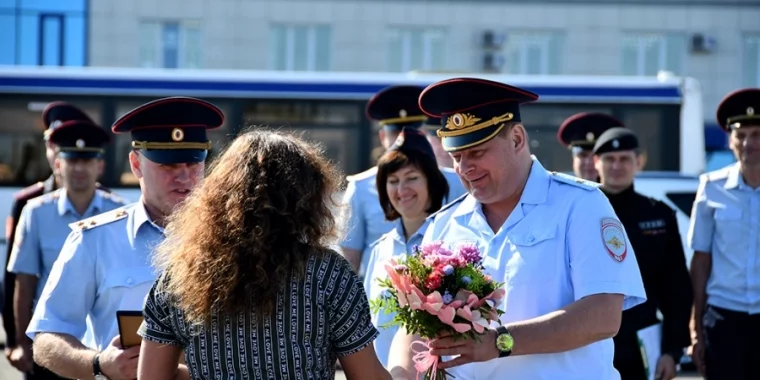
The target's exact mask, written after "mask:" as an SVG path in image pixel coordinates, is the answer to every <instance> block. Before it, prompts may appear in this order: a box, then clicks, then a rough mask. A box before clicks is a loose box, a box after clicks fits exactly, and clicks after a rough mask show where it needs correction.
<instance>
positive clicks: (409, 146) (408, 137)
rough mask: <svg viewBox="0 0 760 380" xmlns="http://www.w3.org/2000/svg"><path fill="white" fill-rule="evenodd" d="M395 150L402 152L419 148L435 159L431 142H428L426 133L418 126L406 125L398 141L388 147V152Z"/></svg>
mask: <svg viewBox="0 0 760 380" xmlns="http://www.w3.org/2000/svg"><path fill="white" fill-rule="evenodd" d="M394 150H398V151H401V152H406V151H410V150H418V151H420V152H422V153H424V154H426V155H428V156H429V157H430V159H432V160H433V161H435V153H434V152H433V147H432V146H431V145H430V142H428V140H427V138H426V137H425V135H424V134H423V133H422V132H421V131H420V130H419V129H416V128H410V127H406V128H404V129H402V130H401V132H400V133H399V134H398V137H397V138H396V141H394V142H393V145H391V147H390V148H388V152H391V151H394Z"/></svg>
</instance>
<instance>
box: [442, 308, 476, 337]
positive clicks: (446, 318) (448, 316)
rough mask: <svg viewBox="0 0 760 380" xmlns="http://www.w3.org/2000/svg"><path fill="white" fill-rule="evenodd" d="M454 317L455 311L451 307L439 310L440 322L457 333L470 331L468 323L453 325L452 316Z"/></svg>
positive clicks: (470, 327)
mask: <svg viewBox="0 0 760 380" xmlns="http://www.w3.org/2000/svg"><path fill="white" fill-rule="evenodd" d="M455 315H456V311H455V310H454V308H453V307H451V306H444V307H443V308H441V310H440V311H439V312H438V319H440V320H441V322H443V323H445V324H447V325H449V326H451V327H453V328H454V330H456V332H458V333H465V332H468V331H470V329H472V326H470V324H468V323H454V316H455Z"/></svg>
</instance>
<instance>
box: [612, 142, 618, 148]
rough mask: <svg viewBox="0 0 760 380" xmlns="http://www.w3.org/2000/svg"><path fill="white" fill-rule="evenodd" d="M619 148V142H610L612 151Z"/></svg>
mask: <svg viewBox="0 0 760 380" xmlns="http://www.w3.org/2000/svg"><path fill="white" fill-rule="evenodd" d="M619 146H620V142H619V141H617V140H612V147H613V148H614V149H617V148H618V147H619Z"/></svg>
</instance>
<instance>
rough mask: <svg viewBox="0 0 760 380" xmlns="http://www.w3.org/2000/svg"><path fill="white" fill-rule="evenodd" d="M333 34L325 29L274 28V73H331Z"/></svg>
mask: <svg viewBox="0 0 760 380" xmlns="http://www.w3.org/2000/svg"><path fill="white" fill-rule="evenodd" d="M330 45H331V30H330V27H329V26H326V25H273V26H272V28H271V30H270V46H269V48H270V51H271V54H270V62H269V67H270V68H271V69H272V70H286V71H327V70H330Z"/></svg>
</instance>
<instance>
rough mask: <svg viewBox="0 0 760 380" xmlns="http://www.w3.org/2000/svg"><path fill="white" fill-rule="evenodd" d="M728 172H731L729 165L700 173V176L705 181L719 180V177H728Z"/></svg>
mask: <svg viewBox="0 0 760 380" xmlns="http://www.w3.org/2000/svg"><path fill="white" fill-rule="evenodd" d="M730 173H731V166H729V167H725V168H723V169H718V170H715V171H711V172H709V173H705V174H702V176H703V177H704V179H705V180H707V181H719V180H721V179H726V178H728V175H729V174H730Z"/></svg>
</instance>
